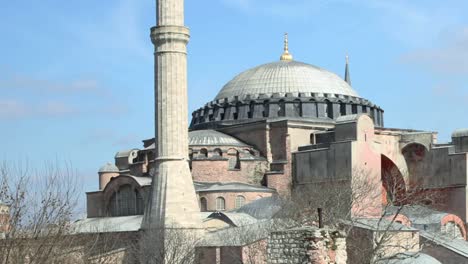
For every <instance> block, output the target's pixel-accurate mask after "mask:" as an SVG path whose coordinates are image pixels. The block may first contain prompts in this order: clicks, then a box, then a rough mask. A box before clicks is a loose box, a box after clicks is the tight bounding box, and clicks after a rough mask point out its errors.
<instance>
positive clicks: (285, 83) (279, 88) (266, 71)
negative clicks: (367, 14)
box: [215, 61, 359, 100]
mask: <svg viewBox="0 0 468 264" xmlns="http://www.w3.org/2000/svg"><path fill="white" fill-rule="evenodd" d="M275 93H278V94H282V95H285V94H287V93H293V94H296V95H297V94H299V93H316V94H340V95H347V96H354V97H359V95H358V94H357V92H356V91H354V90H353V88H351V86H350V85H349V84H348V83H346V82H345V81H344V80H343V79H341V78H340V77H339V76H338V75H336V74H335V73H332V72H329V71H327V70H324V69H321V68H319V67H316V66H313V65H310V64H306V63H302V62H298V61H277V62H273V63H268V64H264V65H260V66H258V67H255V68H253V69H250V70H247V71H244V72H242V73H241V74H239V75H237V76H236V77H234V79H232V80H231V81H229V82H228V83H227V84H226V85H225V86H224V87H223V88H222V89H221V91H220V92H219V93H218V95H217V96H216V98H215V100H218V99H224V98H233V97H235V96H239V97H241V98H242V97H245V96H246V95H260V94H265V95H269V96H271V95H272V94H275Z"/></svg>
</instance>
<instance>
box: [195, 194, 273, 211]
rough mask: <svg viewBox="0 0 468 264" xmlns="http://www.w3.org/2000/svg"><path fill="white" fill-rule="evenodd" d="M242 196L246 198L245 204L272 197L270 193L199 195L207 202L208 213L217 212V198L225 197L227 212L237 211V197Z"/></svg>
mask: <svg viewBox="0 0 468 264" xmlns="http://www.w3.org/2000/svg"><path fill="white" fill-rule="evenodd" d="M239 195H242V196H244V197H245V204H248V203H250V202H252V201H255V200H257V199H260V198H264V197H270V196H271V195H272V193H270V192H209V193H202V192H200V193H199V196H200V199H201V198H202V197H204V198H206V200H207V209H208V211H216V198H218V197H223V198H224V200H225V202H226V203H225V206H226V211H229V210H233V209H236V197H237V196H239Z"/></svg>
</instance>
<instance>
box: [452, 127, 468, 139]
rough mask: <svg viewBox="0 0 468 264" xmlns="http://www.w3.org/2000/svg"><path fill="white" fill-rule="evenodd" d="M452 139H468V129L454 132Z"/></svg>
mask: <svg viewBox="0 0 468 264" xmlns="http://www.w3.org/2000/svg"><path fill="white" fill-rule="evenodd" d="M452 137H453V138H454V137H468V128H462V129H457V130H455V131H453V133H452Z"/></svg>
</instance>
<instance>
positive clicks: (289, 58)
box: [280, 33, 293, 61]
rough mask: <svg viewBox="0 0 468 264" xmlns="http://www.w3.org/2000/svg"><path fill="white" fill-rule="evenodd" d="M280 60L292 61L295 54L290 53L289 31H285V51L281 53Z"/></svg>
mask: <svg viewBox="0 0 468 264" xmlns="http://www.w3.org/2000/svg"><path fill="white" fill-rule="evenodd" d="M280 60H282V61H292V60H293V56H292V55H291V54H289V46H288V33H284V52H283V55H281V57H280Z"/></svg>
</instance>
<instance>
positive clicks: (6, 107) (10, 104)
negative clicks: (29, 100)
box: [0, 99, 29, 119]
mask: <svg viewBox="0 0 468 264" xmlns="http://www.w3.org/2000/svg"><path fill="white" fill-rule="evenodd" d="M28 113H29V111H28V107H27V105H26V104H24V103H23V102H20V101H17V100H13V99H0V119H17V118H21V117H24V116H26V115H28Z"/></svg>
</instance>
